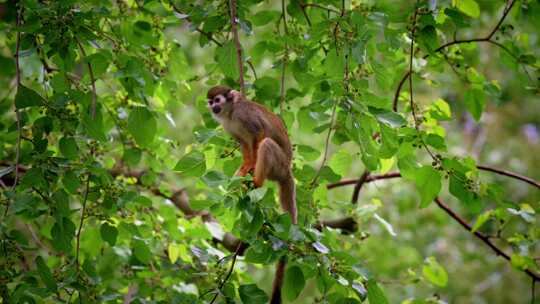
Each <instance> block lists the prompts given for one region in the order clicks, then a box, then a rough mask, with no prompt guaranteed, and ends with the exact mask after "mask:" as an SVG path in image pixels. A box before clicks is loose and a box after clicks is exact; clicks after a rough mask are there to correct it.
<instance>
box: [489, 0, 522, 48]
mask: <svg viewBox="0 0 540 304" xmlns="http://www.w3.org/2000/svg"><path fill="white" fill-rule="evenodd" d="M514 3H516V1H515V0H510V4H508V6H507V7H506V8H505V9H504V12H503V15H502V17H501V19H499V22H497V25H495V27H494V28H493V29H492V30H491V32H490V33H489V35H487V37H486V38H487V40H490V39H491V37H493V35H495V33H496V32H497V31H498V30H499V28H500V27H501V24H502V23H503V21H504V19H506V16H507V15H508V13H509V12H510V10H511V9H512V7H513V6H514Z"/></svg>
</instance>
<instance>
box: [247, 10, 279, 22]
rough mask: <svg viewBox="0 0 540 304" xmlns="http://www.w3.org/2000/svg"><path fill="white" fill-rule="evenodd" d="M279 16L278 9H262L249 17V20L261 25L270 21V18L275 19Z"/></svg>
mask: <svg viewBox="0 0 540 304" xmlns="http://www.w3.org/2000/svg"><path fill="white" fill-rule="evenodd" d="M279 16H280V12H278V11H268V10H262V11H260V12H258V13H256V14H255V15H254V16H253V17H252V18H251V21H253V24H254V25H256V26H262V25H265V24H267V23H269V22H271V21H272V20H277V19H278V18H279Z"/></svg>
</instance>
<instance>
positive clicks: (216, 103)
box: [208, 90, 240, 117]
mask: <svg viewBox="0 0 540 304" xmlns="http://www.w3.org/2000/svg"><path fill="white" fill-rule="evenodd" d="M239 98H240V92H238V91H236V90H231V91H229V92H227V93H226V94H225V95H222V94H220V95H216V96H214V98H212V99H208V109H209V110H210V111H211V112H212V114H213V115H214V116H215V117H220V116H222V115H225V114H226V113H228V112H229V111H230V110H231V108H232V104H233V103H234V102H237V101H238V100H239Z"/></svg>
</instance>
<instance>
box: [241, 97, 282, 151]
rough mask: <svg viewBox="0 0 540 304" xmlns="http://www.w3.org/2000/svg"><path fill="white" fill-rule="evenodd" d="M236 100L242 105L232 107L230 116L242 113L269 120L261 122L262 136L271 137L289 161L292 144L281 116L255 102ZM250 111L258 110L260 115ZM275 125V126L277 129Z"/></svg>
mask: <svg viewBox="0 0 540 304" xmlns="http://www.w3.org/2000/svg"><path fill="white" fill-rule="evenodd" d="M237 102H241V103H243V105H242V106H240V107H235V108H234V109H235V110H234V111H233V113H231V116H232V117H231V118H232V119H235V116H236V117H242V116H243V115H249V116H250V117H254V116H256V117H263V118H264V119H265V120H269V121H262V122H261V123H262V125H263V127H262V129H263V132H264V137H270V138H272V139H273V140H274V141H275V142H276V143H277V144H278V145H279V146H280V147H281V148H282V149H283V152H285V155H287V159H288V160H289V161H290V160H291V159H292V146H291V142H290V140H289V137H288V136H287V129H286V128H285V125H284V124H283V121H282V120H281V118H279V116H277V115H276V114H274V113H273V112H271V111H270V110H268V109H267V108H266V107H264V106H263V105H260V104H258V103H256V102H252V101H247V100H240V101H237ZM236 111H244V113H234V112H236ZM252 111H256V112H259V113H260V114H261V115H253V114H254V113H253V112H252ZM275 127H277V130H276V129H275ZM274 130H275V131H274ZM272 131H274V132H272ZM270 132H271V133H270Z"/></svg>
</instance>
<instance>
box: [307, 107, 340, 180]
mask: <svg viewBox="0 0 540 304" xmlns="http://www.w3.org/2000/svg"><path fill="white" fill-rule="evenodd" d="M337 105H338V100H337V99H336V101H335V102H334V107H333V108H332V117H331V118H330V126H329V127H328V134H326V141H325V144H324V156H323V160H322V162H321V166H320V167H319V170H317V174H315V177H314V178H313V180H312V181H311V185H315V183H316V182H317V180H318V179H319V175H321V170H322V168H323V167H324V164H325V163H326V159H327V158H328V146H329V145H330V135H331V134H332V129H334V123H335V119H336V109H337Z"/></svg>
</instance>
